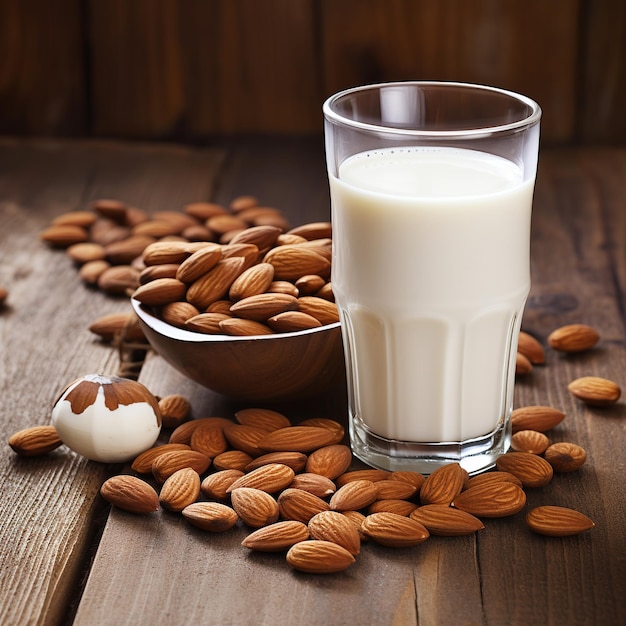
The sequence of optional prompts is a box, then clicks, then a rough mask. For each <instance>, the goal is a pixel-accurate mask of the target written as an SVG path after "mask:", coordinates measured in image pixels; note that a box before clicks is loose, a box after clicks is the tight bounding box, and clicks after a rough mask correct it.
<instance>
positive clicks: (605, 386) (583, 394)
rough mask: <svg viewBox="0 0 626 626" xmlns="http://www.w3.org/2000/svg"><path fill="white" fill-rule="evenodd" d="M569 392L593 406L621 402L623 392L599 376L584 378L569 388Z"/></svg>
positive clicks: (577, 380)
mask: <svg viewBox="0 0 626 626" xmlns="http://www.w3.org/2000/svg"><path fill="white" fill-rule="evenodd" d="M567 388H568V390H569V392H570V393H571V394H572V395H573V396H575V397H576V398H578V399H579V400H582V401H583V402H584V403H585V404H589V405H591V406H609V405H611V404H614V403H615V402H617V401H618V400H619V397H620V396H621V395H622V390H621V389H620V387H619V385H618V384H617V383H614V382H613V381H612V380H609V379H608V378H600V377H599V376H583V377H582V378H577V379H576V380H573V381H572V382H571V383H570V384H569V385H568V386H567Z"/></svg>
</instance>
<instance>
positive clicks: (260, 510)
mask: <svg viewBox="0 0 626 626" xmlns="http://www.w3.org/2000/svg"><path fill="white" fill-rule="evenodd" d="M230 498H231V503H232V505H233V509H235V512H236V513H237V515H239V517H240V518H241V519H242V521H243V522H244V523H245V524H247V525H248V526H251V527H252V528H261V526H267V525H268V524H273V523H274V522H275V521H276V520H278V512H279V511H278V503H277V502H276V500H274V498H272V496H271V495H270V494H269V493H266V492H265V491H261V490H260V489H252V488H250V487H241V488H239V489H235V490H234V491H232V492H231V494H230Z"/></svg>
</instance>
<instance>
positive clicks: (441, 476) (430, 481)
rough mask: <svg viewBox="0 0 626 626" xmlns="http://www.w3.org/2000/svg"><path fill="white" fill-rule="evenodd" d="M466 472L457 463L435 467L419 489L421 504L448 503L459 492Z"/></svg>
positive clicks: (465, 478) (465, 477)
mask: <svg viewBox="0 0 626 626" xmlns="http://www.w3.org/2000/svg"><path fill="white" fill-rule="evenodd" d="M466 480H467V472H466V471H465V470H464V469H463V468H462V467H461V466H460V465H459V464H458V463H450V464H448V465H444V466H443V467H440V468H439V469H436V470H435V471H434V472H433V473H432V474H431V475H430V476H428V478H427V479H426V480H425V481H424V484H423V485H422V487H421V489H420V502H421V503H422V504H450V502H452V500H454V498H455V497H456V496H457V495H458V494H459V493H461V489H463V484H464V483H465V481H466Z"/></svg>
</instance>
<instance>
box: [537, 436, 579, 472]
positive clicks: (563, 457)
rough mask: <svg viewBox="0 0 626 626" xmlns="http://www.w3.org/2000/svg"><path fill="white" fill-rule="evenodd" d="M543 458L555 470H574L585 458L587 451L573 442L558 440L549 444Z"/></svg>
mask: <svg viewBox="0 0 626 626" xmlns="http://www.w3.org/2000/svg"><path fill="white" fill-rule="evenodd" d="M543 458H544V459H545V460H546V461H548V463H550V465H552V469H553V470H554V471H555V472H559V473H565V472H575V471H576V470H577V469H579V468H580V467H582V466H583V465H584V463H585V461H586V460H587V453H586V452H585V450H584V449H583V448H581V447H580V446H578V445H576V444H575V443H569V442H566V441H560V442H558V443H553V444H552V445H551V446H549V447H548V448H547V449H546V451H545V453H544V455H543Z"/></svg>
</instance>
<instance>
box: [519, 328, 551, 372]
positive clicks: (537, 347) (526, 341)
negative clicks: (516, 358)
mask: <svg viewBox="0 0 626 626" xmlns="http://www.w3.org/2000/svg"><path fill="white" fill-rule="evenodd" d="M517 351H518V352H520V353H521V354H523V355H524V356H525V357H526V358H527V359H528V360H529V361H530V362H531V363H532V364H533V365H541V364H543V363H545V362H546V355H545V353H544V350H543V347H542V345H541V344H540V343H539V342H538V341H537V340H536V339H535V338H534V337H533V336H532V335H530V334H529V333H527V332H524V331H523V330H522V331H520V334H519V339H518V344H517Z"/></svg>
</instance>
